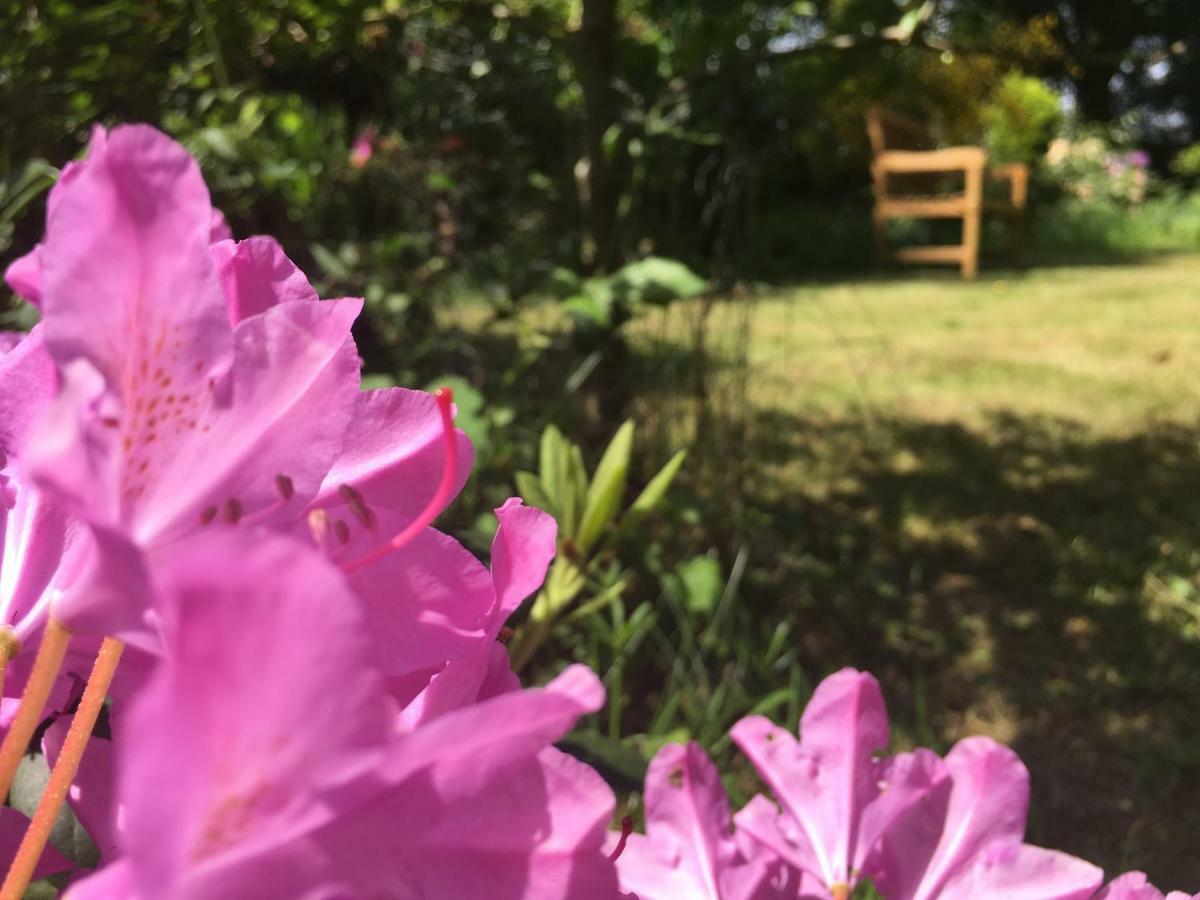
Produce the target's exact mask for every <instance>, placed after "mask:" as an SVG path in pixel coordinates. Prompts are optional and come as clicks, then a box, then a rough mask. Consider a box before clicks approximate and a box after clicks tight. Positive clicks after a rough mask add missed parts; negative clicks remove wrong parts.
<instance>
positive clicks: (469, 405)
mask: <svg viewBox="0 0 1200 900" xmlns="http://www.w3.org/2000/svg"><path fill="white" fill-rule="evenodd" d="M439 387H448V388H450V390H452V391H453V392H454V405H455V406H456V407H457V415H455V417H454V424H455V425H456V426H457V427H459V428H461V429H462V430H463V431H465V432H466V433H467V437H469V438H470V439H471V443H472V444H473V445H474V447H475V455H476V457H477V458H479V459H482V458H484V457H485V456H486V455H487V451H488V448H489V447H490V446H491V442H492V423H491V422H490V421H489V420H488V417H487V413H486V411H485V409H484V398H483V394H481V393H480V392H479V389H478V388H476V387H475V386H474V385H473V384H471V382H469V381H467V380H466V379H465V378H463V377H462V376H461V375H443V376H442V377H440V378H435V379H433V380H432V381H431V382H429V385H428V386H427V387H426V388H425V390H427V391H432V390H435V389H436V388H439Z"/></svg>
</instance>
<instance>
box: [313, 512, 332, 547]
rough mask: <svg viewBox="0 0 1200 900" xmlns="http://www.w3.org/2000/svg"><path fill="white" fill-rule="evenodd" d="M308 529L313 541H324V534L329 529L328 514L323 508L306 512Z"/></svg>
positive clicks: (320, 542) (318, 542) (319, 542)
mask: <svg viewBox="0 0 1200 900" xmlns="http://www.w3.org/2000/svg"><path fill="white" fill-rule="evenodd" d="M308 530H309V532H310V533H311V534H312V537H313V541H314V542H315V543H317V544H323V543H324V542H325V534H326V533H327V532H328V530H329V514H328V513H327V512H325V510H323V509H314V510H313V511H312V512H310V513H309V514H308Z"/></svg>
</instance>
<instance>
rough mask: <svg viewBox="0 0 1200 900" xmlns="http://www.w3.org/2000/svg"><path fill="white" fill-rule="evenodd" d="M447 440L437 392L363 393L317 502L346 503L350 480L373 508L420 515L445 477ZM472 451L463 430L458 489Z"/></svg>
mask: <svg viewBox="0 0 1200 900" xmlns="http://www.w3.org/2000/svg"><path fill="white" fill-rule="evenodd" d="M443 440H444V439H443V436H442V420H441V414H440V413H439V412H438V406H437V401H436V400H435V399H434V398H433V395H432V394H427V393H425V392H424V391H410V390H405V389H404V388H387V389H384V390H375V391H361V392H359V394H358V395H357V396H356V397H355V400H354V412H353V414H352V416H351V419H350V425H349V427H348V428H347V429H346V434H345V441H344V443H343V446H342V449H341V453H340V454H339V456H338V458H337V459H336V460H335V461H334V463H333V466H332V467H331V468H330V469H329V472H328V474H327V475H326V476H325V479H324V481H323V483H322V485H321V490H320V493H319V494H318V496H317V498H316V500H315V501H314V505H316V506H320V507H333V506H338V505H344V504H345V502H346V501H345V498H344V497H343V496H342V487H343V485H349V486H350V487H352V488H354V489H355V490H356V491H357V492H358V494H359V495H361V496H362V497H364V498H365V500H366V502H367V503H368V504H369V505H371V506H372V507H375V508H378V509H387V510H393V511H395V512H397V513H399V514H400V515H401V516H402V517H404V518H405V519H407V520H409V521H411V520H412V519H415V518H416V517H417V515H418V513H420V512H421V511H422V510H424V509H425V507H426V506H427V505H428V504H429V501H430V500H432V499H433V496H434V493H435V492H436V490H437V486H438V483H439V482H440V481H441V478H442V469H443V466H444V465H445V462H444V460H445V453H444V450H443V446H444V444H443ZM471 454H472V451H471V442H470V441H469V440H468V439H467V436H466V435H465V434H463V433H462V432H461V431H459V432H458V473H457V481H456V485H455V493H457V492H458V491H459V490H461V489H462V486H463V485H464V484H466V482H467V478H468V477H469V476H470V474H471Z"/></svg>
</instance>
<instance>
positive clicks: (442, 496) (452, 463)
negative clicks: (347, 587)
mask: <svg viewBox="0 0 1200 900" xmlns="http://www.w3.org/2000/svg"><path fill="white" fill-rule="evenodd" d="M433 396H434V398H435V399H436V400H437V404H438V412H439V413H441V416H442V437H443V439H444V441H445V444H446V458H445V464H444V465H443V466H442V480H441V482H439V484H438V486H437V491H436V492H434V495H433V497H432V498H431V499H430V501H429V503H427V504H426V505H425V508H424V509H423V510H421V512H420V514H419V515H418V516H417V517H416V518H415V519H413V520H412V521H411V522H409V523H408V525H406V526H405V527H404V528H403V529H402V530H401V531H400V532H399V533H397V534H396V535H395V537H393V538H392V539H391V540H389V541H386V542H384V543H382V544H380V545H379V546H378V547H376V548H375V549H374V550H371V551H370V552H369V553H366V554H365V555H363V556H360V557H359V558H358V559H356V560H353V561H352V562H348V563H343V564H342V566H341V569H342V571H343V572H347V573H349V572H357V571H358V570H359V569H361V568H363V567H364V566H369V565H371V563H373V562H378V561H379V560H381V559H383V558H384V557H385V556H387V555H388V554H389V553H394V552H395V551H397V550H400V549H401V548H403V547H405V546H406V545H407V544H409V543H411V542H412V540H413V538H415V537H416V536H417V535H418V534H420V533H421V532H422V531H424V530H425V529H426V528H428V527H429V525H430V523H432V522H433V520H434V519H436V518H437V515H438V513H439V512H441V510H442V507H444V506H445V505H446V504H447V503H448V502H449V500H450V495H451V494H453V493H454V481H455V478H456V477H457V475H458V436H457V435H456V434H455V432H454V419H453V418H452V416H451V410H452V407H453V406H454V392H453V391H451V390H450V388H448V387H440V388H438V389H437V390H436V391H434V392H433Z"/></svg>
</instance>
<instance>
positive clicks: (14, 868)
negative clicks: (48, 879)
mask: <svg viewBox="0 0 1200 900" xmlns="http://www.w3.org/2000/svg"><path fill="white" fill-rule="evenodd" d="M51 622H52V623H53V620H51ZM60 627H61V626H60ZM64 630H65V629H64ZM124 649H125V645H124V644H122V643H121V642H120V641H118V640H117V639H116V638H112V637H106V638H105V639H104V642H103V643H102V644H101V645H100V652H99V653H98V654H97V655H96V662H95V663H94V664H93V665H92V674H91V675H90V676H88V681H87V686H86V687H85V688H84V689H83V698H82V699H81V700H80V701H79V708H78V709H77V710H76V711H75V716H74V718H72V720H71V727H70V728H69V729H68V730H67V737H66V740H65V741H64V743H63V747H62V750H61V751H60V752H59V754H58V759H57V760H56V761H55V763H54V769H53V770H52V771H51V772H50V780H49V782H47V784H46V791H45V793H43V794H42V799H41V802H39V803H38V807H37V809H36V810H35V811H34V814H33V819H32V821H30V823H29V828H27V829H26V831H25V836H24V837H23V838H22V839H21V846H20V847H19V848H18V849H17V855H16V857H15V858H14V859H13V862H12V865H11V866H9V868H8V874H7V875H6V876H5V878H4V885H3V887H0V900H20V898H21V897H23V896H24V895H25V889H26V888H27V887H29V882H30V881H31V880H32V879H33V872H34V869H36V868H37V864H38V860H40V859H41V858H42V853H43V852H44V851H45V849H46V842H47V841H48V840H49V839H50V831H51V830H52V829H53V828H54V822H55V820H56V819H57V818H58V814H59V811H60V810H61V809H62V805H63V803H64V802H65V801H66V799H67V792H68V791H69V790H70V789H71V782H72V781H74V780H75V776H76V775H77V774H78V772H79V764H80V763H81V762H82V761H83V752H84V750H86V749H87V742H88V739H89V738H91V736H92V729H93V728H95V727H96V719H97V718H99V716H100V710H101V709H102V708H103V707H104V699H105V697H107V696H108V689H109V686H110V685H112V680H113V675H115V674H116V671H117V663H119V662H120V661H121V651H122V650H124ZM21 705H22V708H24V705H25V704H24V702H23V701H22V704H21Z"/></svg>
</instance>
